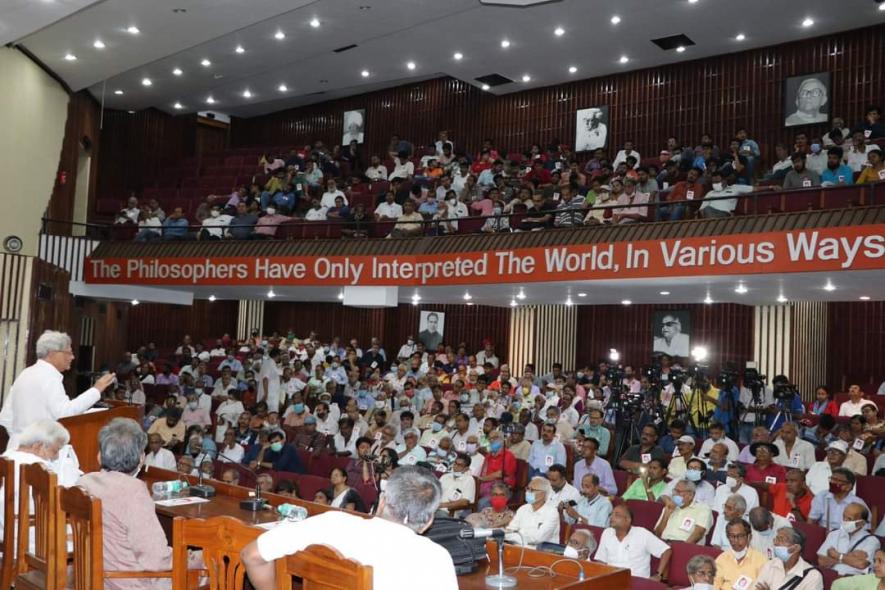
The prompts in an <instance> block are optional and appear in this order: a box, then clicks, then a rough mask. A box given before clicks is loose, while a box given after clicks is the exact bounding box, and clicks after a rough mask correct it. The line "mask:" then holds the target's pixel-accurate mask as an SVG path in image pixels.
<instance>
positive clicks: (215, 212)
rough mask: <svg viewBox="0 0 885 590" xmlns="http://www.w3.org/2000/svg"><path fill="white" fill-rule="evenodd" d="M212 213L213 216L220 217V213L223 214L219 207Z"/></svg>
mask: <svg viewBox="0 0 885 590" xmlns="http://www.w3.org/2000/svg"><path fill="white" fill-rule="evenodd" d="M210 215H211V216H212V217H218V216H219V215H221V211H219V210H218V209H213V210H212V212H211V213H210Z"/></svg>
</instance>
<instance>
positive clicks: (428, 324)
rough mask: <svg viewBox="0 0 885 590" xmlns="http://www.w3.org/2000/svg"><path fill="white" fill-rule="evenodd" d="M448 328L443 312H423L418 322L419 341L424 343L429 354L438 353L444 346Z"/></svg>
mask: <svg viewBox="0 0 885 590" xmlns="http://www.w3.org/2000/svg"><path fill="white" fill-rule="evenodd" d="M445 327H446V314H444V313H443V312H441V311H422V312H421V316H420V321H419V322H418V340H419V341H420V342H423V343H424V348H426V349H427V352H431V353H432V352H436V347H437V346H439V345H440V344H442V341H443V334H444V333H445Z"/></svg>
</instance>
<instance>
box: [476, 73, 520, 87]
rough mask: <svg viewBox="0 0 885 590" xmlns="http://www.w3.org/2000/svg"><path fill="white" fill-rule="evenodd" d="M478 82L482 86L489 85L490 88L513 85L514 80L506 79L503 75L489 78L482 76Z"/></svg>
mask: <svg viewBox="0 0 885 590" xmlns="http://www.w3.org/2000/svg"><path fill="white" fill-rule="evenodd" d="M476 81H477V82H479V83H480V84H488V85H489V86H501V85H503V84H513V80H511V79H510V78H505V77H504V76H502V75H501V74H489V75H487V76H480V77H479V78H476Z"/></svg>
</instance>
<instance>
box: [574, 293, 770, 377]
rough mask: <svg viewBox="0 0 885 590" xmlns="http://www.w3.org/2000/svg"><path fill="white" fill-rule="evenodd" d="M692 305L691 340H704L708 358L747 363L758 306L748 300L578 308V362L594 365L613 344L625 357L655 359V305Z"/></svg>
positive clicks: (642, 362)
mask: <svg viewBox="0 0 885 590" xmlns="http://www.w3.org/2000/svg"><path fill="white" fill-rule="evenodd" d="M659 310H660V311H664V310H688V311H689V312H690V313H691V346H692V348H693V347H695V346H699V345H703V346H706V347H707V350H708V351H709V353H710V359H709V361H708V362H709V364H710V365H711V366H712V367H721V366H724V365H727V364H733V365H734V366H735V367H736V368H742V367H743V366H744V363H745V362H746V361H748V360H752V358H753V307H751V306H749V305H737V304H731V303H723V304H713V305H705V304H697V305H674V304H669V305H663V304H662V305H631V306H624V305H594V306H581V307H579V308H578V346H577V351H578V359H577V360H578V365H579V366H581V365H590V366H595V365H596V363H597V362H598V361H599V360H601V359H603V358H607V357H608V354H609V349H611V348H616V349H617V350H618V351H619V352H620V353H621V359H622V362H625V363H631V364H634V366H636V365H638V366H647V365H649V364H651V356H652V337H653V332H654V326H653V322H654V314H655V311H659Z"/></svg>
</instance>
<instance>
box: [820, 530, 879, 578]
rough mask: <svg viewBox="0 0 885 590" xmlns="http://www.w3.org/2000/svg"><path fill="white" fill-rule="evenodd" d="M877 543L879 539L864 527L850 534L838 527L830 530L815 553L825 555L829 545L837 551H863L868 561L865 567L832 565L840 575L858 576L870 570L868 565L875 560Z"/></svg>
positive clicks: (877, 548)
mask: <svg viewBox="0 0 885 590" xmlns="http://www.w3.org/2000/svg"><path fill="white" fill-rule="evenodd" d="M879 545H880V543H879V539H877V538H876V537H874V536H873V535H872V534H870V531H868V530H866V529H864V528H861V529H860V530H859V531H855V532H853V533H851V534H850V535H849V534H848V533H846V532H845V531H843V530H842V529H841V528H839V529H836V530H834V531H830V533H829V534H828V535H827V538H826V539H825V540H824V542H823V545H821V546H820V548H819V549H818V550H817V554H818V555H826V554H827V551H828V550H829V549H830V547H833V548H835V549H836V551H838V552H839V553H850V552H851V551H863V552H865V553H866V554H867V560H868V561H869V562H870V565H869V566H868V567H867V569H864V570H861V569H858V568H856V567H852V566H850V565H848V564H847V563H837V564H836V565H834V566H833V569H834V570H836V571H837V572H839V574H840V575H842V576H859V575H861V574H865V573H867V572H868V571H870V567H872V565H873V563H874V562H875V560H876V551H878V550H879Z"/></svg>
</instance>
